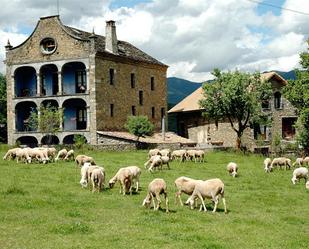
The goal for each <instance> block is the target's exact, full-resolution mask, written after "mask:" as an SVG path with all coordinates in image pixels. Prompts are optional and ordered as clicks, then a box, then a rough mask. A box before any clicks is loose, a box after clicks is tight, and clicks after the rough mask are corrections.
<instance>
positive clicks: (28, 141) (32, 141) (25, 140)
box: [16, 136, 38, 148]
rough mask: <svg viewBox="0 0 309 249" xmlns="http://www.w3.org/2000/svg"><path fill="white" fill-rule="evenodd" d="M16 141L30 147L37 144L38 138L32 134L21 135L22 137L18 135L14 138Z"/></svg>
mask: <svg viewBox="0 0 309 249" xmlns="http://www.w3.org/2000/svg"><path fill="white" fill-rule="evenodd" d="M16 143H18V144H22V145H27V146H29V147H32V148H33V147H37V146H38V140H37V139H36V138H35V137H33V136H22V137H19V138H18V139H17V140H16Z"/></svg>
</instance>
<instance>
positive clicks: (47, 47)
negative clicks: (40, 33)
mask: <svg viewBox="0 0 309 249" xmlns="http://www.w3.org/2000/svg"><path fill="white" fill-rule="evenodd" d="M40 47H41V51H42V53H44V54H52V53H53V52H55V51H56V48H57V46H56V42H55V40H54V39H53V38H44V39H43V40H42V41H41V43H40Z"/></svg>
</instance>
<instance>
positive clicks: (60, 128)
mask: <svg viewBox="0 0 309 249" xmlns="http://www.w3.org/2000/svg"><path fill="white" fill-rule="evenodd" d="M59 110H61V114H62V115H60V124H59V131H63V115H64V114H63V108H62V107H59Z"/></svg>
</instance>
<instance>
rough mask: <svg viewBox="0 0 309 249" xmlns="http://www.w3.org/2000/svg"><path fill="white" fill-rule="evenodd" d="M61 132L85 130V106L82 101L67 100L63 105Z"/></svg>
mask: <svg viewBox="0 0 309 249" xmlns="http://www.w3.org/2000/svg"><path fill="white" fill-rule="evenodd" d="M62 107H63V109H64V115H63V116H64V118H63V119H64V122H63V130H65V131H70V130H85V129H87V105H86V102H85V101H84V100H82V99H68V100H66V101H64V103H63V106H62Z"/></svg>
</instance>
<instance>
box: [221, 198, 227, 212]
mask: <svg viewBox="0 0 309 249" xmlns="http://www.w3.org/2000/svg"><path fill="white" fill-rule="evenodd" d="M222 202H223V206H224V213H226V214H227V209H226V203H225V198H224V197H222Z"/></svg>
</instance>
